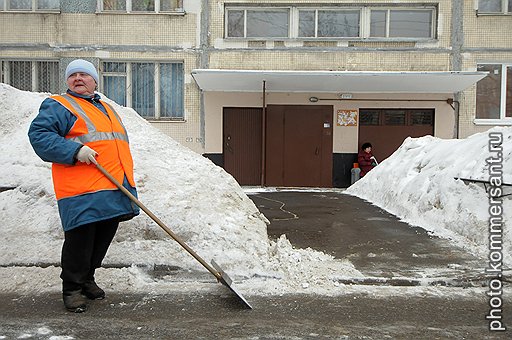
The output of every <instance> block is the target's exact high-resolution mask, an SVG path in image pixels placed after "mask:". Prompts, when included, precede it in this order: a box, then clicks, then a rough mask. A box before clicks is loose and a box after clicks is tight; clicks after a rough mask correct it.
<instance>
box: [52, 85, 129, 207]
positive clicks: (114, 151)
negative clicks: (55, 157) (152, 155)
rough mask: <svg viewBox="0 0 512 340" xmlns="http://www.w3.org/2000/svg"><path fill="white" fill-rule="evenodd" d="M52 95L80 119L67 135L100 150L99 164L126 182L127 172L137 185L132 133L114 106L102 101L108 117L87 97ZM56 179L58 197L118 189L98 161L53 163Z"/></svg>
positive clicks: (53, 175) (54, 182)
mask: <svg viewBox="0 0 512 340" xmlns="http://www.w3.org/2000/svg"><path fill="white" fill-rule="evenodd" d="M51 98H52V99H54V100H56V101H58V102H59V103H60V104H62V105H63V106H64V107H65V108H67V109H68V110H69V111H70V112H71V113H72V114H73V115H75V117H76V118H77V120H76V122H75V124H74V125H73V127H72V128H71V130H70V131H69V132H68V134H67V135H66V138H67V139H71V140H73V141H75V142H78V143H80V144H83V145H87V146H88V147H90V148H91V149H93V150H94V151H96V152H97V153H98V156H97V157H96V160H97V161H98V163H99V164H101V165H102V166H103V167H104V168H105V169H106V170H107V171H108V172H109V173H110V174H112V176H114V178H115V179H117V181H118V182H119V183H123V179H124V176H125V175H126V178H127V179H128V182H129V183H130V184H131V185H132V186H133V187H135V181H134V180H133V159H132V155H131V153H130V146H129V141H128V134H127V133H126V129H125V127H124V125H123V123H122V121H121V118H120V117H119V116H118V114H117V113H116V112H115V111H114V109H113V108H112V107H111V106H110V105H109V104H107V103H105V102H104V101H100V103H101V104H102V105H103V107H105V110H106V111H107V113H108V117H107V116H106V115H105V114H104V113H103V112H102V111H101V110H100V109H98V108H97V107H95V106H94V105H93V104H92V103H90V102H89V101H88V100H86V99H82V98H79V97H73V96H70V95H68V94H63V95H55V96H51ZM109 118H110V119H109ZM52 178H53V186H54V188H55V196H56V197H57V200H59V199H62V198H67V197H72V196H77V195H81V194H85V193H91V192H96V191H100V190H114V189H117V187H116V186H115V185H114V184H113V183H112V182H111V181H110V180H109V179H108V178H107V177H105V175H103V174H102V173H101V172H100V171H99V170H98V169H97V168H96V166H94V164H86V163H82V162H77V163H76V164H75V165H67V164H59V163H53V165H52Z"/></svg>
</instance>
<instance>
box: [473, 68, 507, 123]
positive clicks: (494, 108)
mask: <svg viewBox="0 0 512 340" xmlns="http://www.w3.org/2000/svg"><path fill="white" fill-rule="evenodd" d="M477 69H478V71H484V72H489V74H488V75H487V76H486V77H485V78H483V79H482V80H480V81H479V82H478V83H477V84H476V118H477V119H506V118H512V64H510V65H506V64H505V65H503V64H480V65H478V67H477Z"/></svg>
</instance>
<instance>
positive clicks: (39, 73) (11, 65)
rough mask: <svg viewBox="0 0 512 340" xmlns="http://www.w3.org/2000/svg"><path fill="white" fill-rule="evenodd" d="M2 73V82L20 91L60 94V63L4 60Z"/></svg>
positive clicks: (0, 70)
mask: <svg viewBox="0 0 512 340" xmlns="http://www.w3.org/2000/svg"><path fill="white" fill-rule="evenodd" d="M0 73H1V75H2V76H1V80H2V82H4V83H6V84H9V85H11V86H13V87H15V88H17V89H20V90H24V91H32V92H49V93H53V94H56V93H59V92H60V91H59V86H60V74H59V62H58V61H34V60H4V61H2V62H1V68H0Z"/></svg>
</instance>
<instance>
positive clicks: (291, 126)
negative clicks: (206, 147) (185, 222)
mask: <svg viewBox="0 0 512 340" xmlns="http://www.w3.org/2000/svg"><path fill="white" fill-rule="evenodd" d="M262 112H263V111H262V109H261V108H224V112H223V128H224V130H223V138H224V141H223V156H224V169H225V170H226V171H227V172H229V173H230V174H231V175H232V176H233V177H234V178H235V179H236V180H237V181H238V183H240V185H261V179H262V177H263V178H264V185H265V186H289V187H291V186H297V187H332V121H333V107H332V106H327V105H311V106H301V105H269V106H268V107H267V109H266V119H265V120H266V124H265V127H266V128H265V166H263V167H262V164H261V163H262V156H263V155H262V149H263V148H262V145H263V144H262V140H263V139H262V136H263V130H262V126H263V125H262V118H263V117H262ZM262 169H263V171H265V173H264V174H263V176H262V173H261V171H262Z"/></svg>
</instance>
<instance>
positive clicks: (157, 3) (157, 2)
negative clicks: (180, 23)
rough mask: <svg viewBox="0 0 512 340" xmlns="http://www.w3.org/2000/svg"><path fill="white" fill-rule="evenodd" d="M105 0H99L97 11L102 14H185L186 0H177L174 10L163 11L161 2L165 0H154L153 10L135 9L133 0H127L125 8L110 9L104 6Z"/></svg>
mask: <svg viewBox="0 0 512 340" xmlns="http://www.w3.org/2000/svg"><path fill="white" fill-rule="evenodd" d="M104 1H105V0H97V11H98V12H99V13H102V14H184V13H185V10H184V8H183V1H184V0H177V1H178V5H177V7H176V8H175V9H174V10H169V11H162V10H161V9H160V8H161V2H162V1H165V0H153V1H154V3H155V9H154V10H152V11H134V10H133V9H132V8H133V0H125V1H126V9H123V10H108V9H105V6H104Z"/></svg>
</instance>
